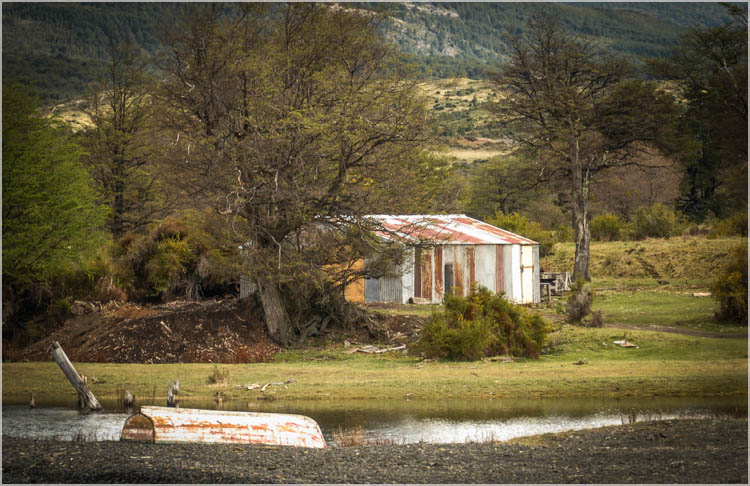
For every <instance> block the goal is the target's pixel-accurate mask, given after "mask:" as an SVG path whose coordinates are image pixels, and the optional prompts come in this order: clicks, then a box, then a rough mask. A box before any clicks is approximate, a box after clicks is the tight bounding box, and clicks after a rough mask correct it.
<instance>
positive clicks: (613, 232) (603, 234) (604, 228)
mask: <svg viewBox="0 0 750 486" xmlns="http://www.w3.org/2000/svg"><path fill="white" fill-rule="evenodd" d="M624 227H625V222H624V221H623V220H622V219H620V218H619V216H617V215H615V214H612V213H605V214H600V215H598V216H594V217H593V218H591V222H590V223H589V228H590V230H591V238H592V239H593V240H596V241H616V240H618V239H619V238H620V231H621V230H622V229H623V228H624Z"/></svg>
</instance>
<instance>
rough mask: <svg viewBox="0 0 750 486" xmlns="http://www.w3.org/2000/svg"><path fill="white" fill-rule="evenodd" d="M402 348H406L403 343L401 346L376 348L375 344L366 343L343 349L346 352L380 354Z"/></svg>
mask: <svg viewBox="0 0 750 486" xmlns="http://www.w3.org/2000/svg"><path fill="white" fill-rule="evenodd" d="M402 349H406V346H405V345H401V346H394V347H392V348H382V349H381V348H378V347H377V346H373V345H372V344H368V345H367V346H361V347H359V348H353V349H349V350H347V351H344V352H345V353H346V354H354V353H366V354H382V353H388V352H391V351H400V350H402Z"/></svg>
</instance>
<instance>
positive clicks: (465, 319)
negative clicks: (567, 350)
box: [415, 284, 549, 360]
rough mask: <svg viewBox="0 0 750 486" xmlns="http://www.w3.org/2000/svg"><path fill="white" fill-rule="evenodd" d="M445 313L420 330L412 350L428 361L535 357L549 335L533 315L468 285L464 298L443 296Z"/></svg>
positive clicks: (431, 319) (482, 289)
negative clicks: (505, 356) (467, 293)
mask: <svg viewBox="0 0 750 486" xmlns="http://www.w3.org/2000/svg"><path fill="white" fill-rule="evenodd" d="M444 306H445V310H443V311H442V312H436V313H434V314H433V315H432V316H431V317H430V320H429V321H428V322H427V324H426V325H425V327H424V328H423V329H422V331H421V333H420V336H419V341H418V342H417V344H416V346H415V350H416V351H418V352H422V353H423V354H424V355H425V356H427V357H431V358H447V359H453V360H476V359H479V358H481V357H482V356H492V355H500V354H510V355H512V356H525V357H531V358H535V357H537V356H538V355H539V351H540V350H541V348H542V346H543V345H544V342H545V340H546V338H547V334H548V332H549V325H548V324H547V323H546V322H545V321H544V319H542V317H541V316H540V315H539V314H538V313H536V312H531V311H528V310H527V309H525V308H523V307H522V306H519V305H516V304H513V303H511V302H509V301H508V300H506V299H505V298H504V297H503V296H502V295H500V294H494V293H492V292H490V291H489V290H487V289H486V288H484V287H481V286H478V285H476V284H474V285H472V288H471V294H470V295H469V296H468V297H460V296H455V295H446V296H445V301H444Z"/></svg>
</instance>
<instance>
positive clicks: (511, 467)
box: [2, 420, 748, 484]
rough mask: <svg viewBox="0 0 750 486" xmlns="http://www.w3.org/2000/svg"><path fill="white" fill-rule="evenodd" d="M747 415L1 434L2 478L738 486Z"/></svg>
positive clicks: (744, 474) (742, 477)
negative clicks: (344, 433) (96, 435)
mask: <svg viewBox="0 0 750 486" xmlns="http://www.w3.org/2000/svg"><path fill="white" fill-rule="evenodd" d="M747 431H748V430H747V420H670V421H660V422H644V423H637V424H632V425H624V426H615V427H604V428H601V429H593V430H587V431H577V432H569V433H564V434H548V435H544V436H537V437H533V438H528V439H525V440H524V441H523V442H521V443H484V444H453V445H445V444H413V445H402V446H368V447H348V448H340V449H339V448H329V449H298V448H289V447H267V446H240V445H199V444H164V445H155V444H135V443H122V442H100V443H62V442H51V441H34V440H26V439H10V438H6V437H4V438H3V477H2V479H3V481H4V482H6V483H9V482H10V483H29V482H42V483H44V482H52V483H62V482H72V483H113V482H126V483H300V482H302V483H362V482H365V483H549V482H551V483H568V482H571V483H742V484H747V481H748V458H747V445H748V441H747Z"/></svg>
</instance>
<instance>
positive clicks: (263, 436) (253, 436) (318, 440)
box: [121, 406, 326, 448]
mask: <svg viewBox="0 0 750 486" xmlns="http://www.w3.org/2000/svg"><path fill="white" fill-rule="evenodd" d="M121 440H134V441H144V442H152V443H175V442H212V443H232V444H269V445H285V446H294V447H314V448H323V447H326V442H325V439H324V438H323V434H322V433H321V431H320V427H319V426H318V423H317V422H316V421H315V420H313V419H311V418H310V417H305V416H304V415H293V414H285V413H257V412H225V411H218V410H201V409H190V408H168V407H150V406H144V407H141V411H140V413H136V414H134V415H131V416H130V417H128V419H127V420H126V421H125V425H124V426H123V429H122V436H121Z"/></svg>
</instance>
